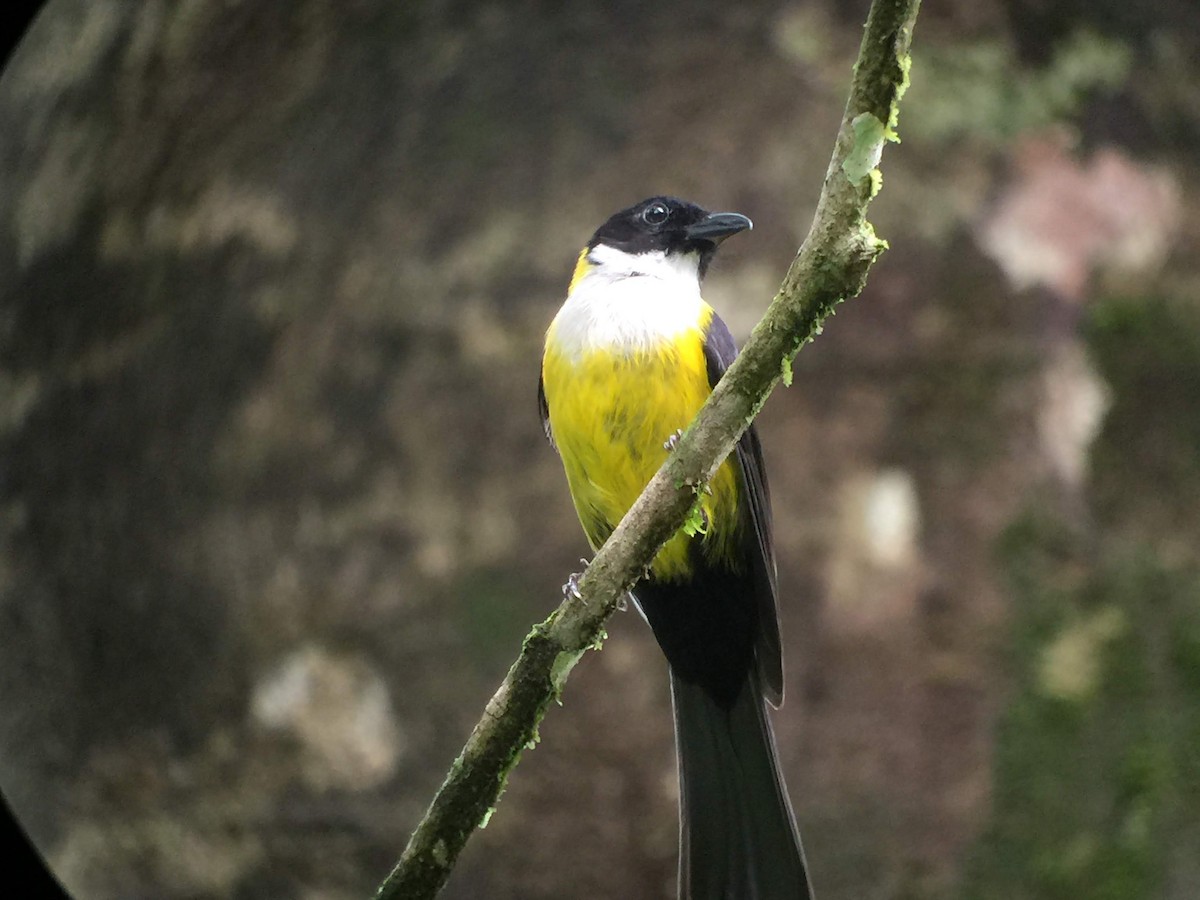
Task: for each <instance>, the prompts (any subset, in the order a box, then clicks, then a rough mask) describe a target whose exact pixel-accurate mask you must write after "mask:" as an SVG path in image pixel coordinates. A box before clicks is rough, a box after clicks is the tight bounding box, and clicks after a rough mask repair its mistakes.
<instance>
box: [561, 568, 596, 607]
mask: <svg viewBox="0 0 1200 900" xmlns="http://www.w3.org/2000/svg"><path fill="white" fill-rule="evenodd" d="M579 561H580V562H581V563H583V569H584V572H586V571H587V567H588V566H589V565H590V563H589V562H588V561H587V560H586V559H580V560H579ZM582 577H583V572H572V573H571V574H570V575H568V576H567V583H566V584H564V585H563V586H562V592H563V599H566V598H567V597H574V598H575V599H576V600H583V594H582V593H580V591H579V579H580V578H582ZM585 602H586V601H585Z"/></svg>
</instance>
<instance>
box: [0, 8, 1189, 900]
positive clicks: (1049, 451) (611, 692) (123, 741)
mask: <svg viewBox="0 0 1200 900" xmlns="http://www.w3.org/2000/svg"><path fill="white" fill-rule="evenodd" d="M969 6H970V9H969V10H968V9H967V8H966V6H964V7H963V9H961V10H959V9H956V10H954V11H951V10H947V9H941V8H938V7H931V8H927V9H926V10H925V11H924V12H923V13H922V16H923V18H922V21H921V23H920V24H919V26H918V34H917V46H918V50H919V53H918V56H917V59H916V62H915V67H914V86H913V88H912V90H911V92H910V93H909V95H908V96H907V97H906V101H905V102H906V108H905V111H904V115H903V117H902V121H901V131H902V135H903V137H904V143H903V144H902V145H900V146H897V147H891V148H889V150H888V152H887V154H886V155H885V159H884V171H885V175H886V184H885V189H884V191H883V193H882V194H881V196H880V198H879V200H878V201H877V202H876V204H875V207H874V208H873V221H874V222H875V224H876V227H877V230H878V231H879V233H880V234H881V235H883V236H885V237H887V238H888V239H889V240H890V242H891V247H892V249H891V251H890V252H889V253H888V254H886V256H885V257H884V259H883V261H882V262H881V264H880V265H879V266H878V267H877V268H876V270H875V271H874V272H873V273H872V278H871V284H870V286H869V288H868V290H867V292H866V293H865V294H864V296H863V297H861V298H859V299H857V300H855V301H853V302H851V303H849V304H847V305H846V306H845V307H842V308H841V310H840V311H839V314H838V315H837V316H836V318H834V319H832V320H831V321H830V322H829V323H827V327H826V328H825V334H824V335H823V336H822V337H821V338H820V339H819V340H818V341H817V342H816V343H815V344H813V345H811V346H809V347H807V348H806V349H805V350H804V352H803V353H802V354H801V355H800V356H799V357H798V359H797V361H796V365H795V382H794V386H793V387H792V388H790V389H788V390H784V391H781V392H780V393H779V394H777V395H776V396H775V397H774V398H773V399H772V400H771V402H770V404H769V405H768V407H767V408H766V410H765V411H764V413H763V415H762V417H761V418H760V420H759V421H760V427H761V429H762V433H763V440H764V444H765V452H766V456H767V462H768V467H769V470H770V474H771V478H772V493H773V498H774V503H775V512H776V531H777V540H778V543H779V547H778V556H779V559H780V567H781V572H780V583H781V585H782V586H783V588H782V590H783V598H784V599H783V620H784V621H783V625H784V634H785V641H786V651H785V652H786V656H787V660H788V669H787V679H788V684H787V697H788V699H787V704H786V706H785V707H784V708H783V709H782V710H781V711H780V712H779V713H778V714H777V715H776V717H775V721H776V730H777V735H778V739H779V744H780V753H781V756H782V758H783V763H784V765H785V768H786V770H787V774H788V781H789V784H790V786H791V790H792V793H793V796H794V797H795V799H796V806H797V812H798V814H799V818H800V823H801V829H802V831H803V833H804V835H805V839H806V846H807V848H808V852H809V855H810V857H811V860H812V869H813V877H814V880H815V883H816V885H817V888H818V891H819V894H820V896H821V897H822V898H823V900H840V898H846V900H849V898H864V897H883V896H888V897H891V896H904V897H912V898H947V897H952V896H962V897H979V898H992V897H997V898H999V897H1010V896H1029V897H1061V896H1072V897H1088V896H1131V897H1132V896H1136V897H1164V898H1166V897H1189V896H1194V895H1197V894H1200V871H1198V870H1197V867H1196V862H1195V861H1196V860H1197V859H1200V846H1198V844H1200V840H1198V839H1197V835H1198V834H1200V776H1198V774H1197V772H1196V768H1195V766H1196V762H1195V754H1194V750H1189V748H1194V747H1195V746H1196V745H1197V744H1198V743H1200V717H1198V714H1197V713H1196V710H1197V709H1200V576H1198V575H1197V571H1198V568H1200V552H1198V551H1197V548H1198V547H1200V503H1197V502H1196V498H1197V497H1200V426H1198V424H1197V423H1200V414H1198V413H1197V408H1198V407H1197V403H1196V398H1197V397H1200V342H1198V341H1197V339H1196V337H1195V335H1196V334H1200V303H1198V302H1197V299H1196V292H1195V290H1194V285H1195V284H1196V283H1197V277H1198V275H1200V268H1198V267H1200V260H1198V258H1197V256H1196V254H1195V253H1192V252H1189V251H1190V249H1191V248H1194V247H1195V245H1196V241H1197V235H1196V233H1195V226H1194V224H1192V223H1194V222H1196V221H1200V217H1197V215H1196V210H1197V206H1198V203H1197V195H1196V193H1195V187H1194V185H1196V184H1200V180H1198V179H1197V177H1196V175H1197V174H1198V173H1197V158H1196V155H1195V151H1194V147H1195V146H1196V143H1197V141H1196V139H1197V137H1200V112H1198V111H1197V109H1196V107H1195V103H1194V97H1193V95H1192V94H1190V93H1188V92H1187V91H1186V90H1185V89H1184V88H1183V87H1181V86H1182V85H1186V84H1194V83H1195V82H1196V79H1197V78H1198V77H1200V71H1196V69H1197V63H1196V60H1198V59H1200V47H1198V46H1197V42H1198V41H1200V37H1198V36H1200V12H1197V10H1196V9H1195V7H1194V4H1192V3H1190V0H1175V2H1167V3H1160V4H1156V5H1155V11H1154V13H1153V14H1152V13H1151V12H1150V11H1149V6H1148V5H1146V7H1145V8H1144V9H1143V6H1142V5H1140V4H1136V3H1135V4H1128V3H1121V4H1116V3H1107V2H1102V3H1098V4H1096V3H1091V4H1061V5H1059V6H1061V11H1059V12H1057V13H1051V12H1049V11H1048V10H1049V9H1050V7H1047V6H1046V5H1045V4H1026V3H1019V2H1009V3H991V2H983V3H979V4H970V5H969ZM1052 6H1053V5H1052ZM542 7H544V8H542ZM1035 7H1036V9H1035ZM864 9H865V3H864V4H862V8H859V6H857V5H853V6H852V5H849V4H844V3H842V4H835V3H825V4H805V5H803V6H797V5H794V4H789V3H781V2H750V3H742V4H728V3H717V2H710V0H702V2H698V3H691V4H687V5H686V6H685V5H671V4H661V3H660V4H639V3H632V2H621V3H618V4H616V5H614V4H607V5H604V4H601V5H593V6H591V7H588V8H586V9H580V8H571V7H568V6H567V5H563V4H543V5H537V4H533V5H526V6H524V7H521V8H519V9H513V8H507V7H506V6H505V5H503V4H480V3H471V2H466V0H449V2H442V3H425V4H399V3H382V2H378V3H377V2H357V3H351V4H344V3H341V4H339V3H333V2H331V0H297V2H290V3H284V2H272V0H261V2H255V3H221V2H216V0H188V2H184V3H168V2H165V0H147V2H144V3H139V4H126V3H119V2H115V0H89V2H78V0H52V2H51V3H50V4H48V5H47V7H46V8H45V10H44V12H43V13H42V15H41V16H40V17H39V18H38V19H37V21H36V22H35V24H34V25H33V27H32V28H31V30H30V31H29V33H28V35H27V36H26V38H25V40H24V41H23V43H22V44H21V45H20V47H19V48H18V50H17V52H16V53H15V55H14V56H13V57H12V58H11V59H10V60H9V61H8V63H7V65H6V68H5V70H4V73H3V76H2V77H0V537H2V539H0V788H2V789H3V792H4V795H5V798H6V799H7V800H8V801H9V802H10V804H11V805H12V806H13V808H14V809H15V811H16V812H17V814H18V815H19V817H20V819H21V821H22V823H23V824H24V826H25V827H26V828H27V829H28V831H29V833H30V835H31V836H32V838H33V839H34V841H35V842H36V843H37V844H38V846H39V847H40V849H41V850H42V851H43V852H44V853H45V854H46V855H47V858H48V860H49V861H50V864H51V866H52V867H53V869H54V871H55V872H56V874H57V875H58V876H59V877H60V878H61V879H62V880H63V882H64V883H65V884H66V885H67V886H68V887H69V888H70V889H71V890H72V891H73V892H75V893H76V895H77V896H80V897H97V898H105V897H113V898H117V897H122V898H123V897H133V896H153V897H163V898H174V897H179V898H183V897H188V898H207V897H213V898H217V897H238V898H246V900H249V898H258V897H263V898H266V897H270V898H289V897H296V898H300V897H303V898H317V897H320V898H339V900H340V898H348V897H361V896H366V895H368V893H369V892H370V891H371V890H372V889H373V887H374V886H375V885H376V884H377V883H378V881H379V880H380V879H381V878H382V877H383V875H384V874H386V872H387V870H388V869H389V867H390V865H391V864H392V862H393V861H394V859H395V857H396V856H397V855H398V853H399V850H400V849H401V848H402V846H403V843H404V841H405V839H406V837H407V834H408V831H409V830H410V829H411V827H412V826H413V824H414V823H415V822H416V820H417V818H418V817H419V816H420V814H421V813H422V811H423V810H424V808H425V806H426V805H427V803H428V801H429V799H430V797H431V796H432V794H433V792H434V790H435V789H436V787H437V785H438V784H439V783H440V780H441V777H442V775H443V774H444V772H445V770H446V768H447V767H448V766H449V763H450V761H451V760H452V759H453V757H454V754H455V753H456V752H457V750H458V748H459V747H460V746H461V743H462V741H463V740H464V739H465V737H466V734H467V733H468V730H469V729H470V727H471V725H472V724H473V723H474V721H475V720H476V718H477V717H478V715H479V714H480V712H481V710H482V708H483V704H484V702H485V701H486V699H487V697H488V696H489V695H490V693H491V690H492V689H493V687H494V686H495V684H496V683H497V682H498V680H499V679H500V677H501V676H502V675H503V673H504V671H505V670H506V669H507V666H508V663H509V662H510V661H511V659H512V657H513V656H514V655H515V653H516V651H517V648H518V647H519V644H520V640H521V637H522V636H523V635H524V633H525V632H526V630H527V629H528V627H529V625H530V623H532V622H534V621H537V620H538V619H540V618H542V617H543V616H544V615H545V614H546V613H547V612H548V611H549V610H550V609H551V608H552V606H553V604H554V602H555V600H556V598H557V597H558V596H559V594H558V586H559V585H560V584H561V583H562V581H563V580H564V578H565V575H566V573H568V572H569V571H571V570H572V568H573V567H575V568H577V567H578V563H577V559H578V557H579V556H580V554H581V553H582V552H584V549H585V545H584V542H583V539H582V536H581V534H580V532H579V530H578V527H577V525H576V523H575V521H574V514H573V511H572V510H571V506H570V502H569V500H568V498H567V493H566V489H565V485H564V483H563V479H562V475H561V470H560V467H559V464H558V461H557V460H556V459H555V457H554V455H553V452H552V451H551V450H550V449H549V447H547V446H546V445H545V442H544V440H543V438H542V435H541V431H540V428H539V425H538V422H537V416H536V412H535V407H534V396H533V395H534V387H535V384H536V379H537V360H538V356H539V351H540V339H541V332H542V329H544V327H545V325H546V324H547V322H548V321H549V319H550V317H551V316H552V314H553V311H554V309H555V308H556V307H557V304H558V303H559V302H560V300H561V296H562V292H563V290H564V288H565V284H566V281H567V279H568V277H569V273H570V268H571V265H572V263H573V260H574V256H575V254H576V253H577V252H578V247H579V245H580V244H581V243H582V242H583V241H584V240H586V238H587V237H588V235H589V234H590V233H591V231H592V229H593V228H594V227H595V225H596V223H598V222H599V221H601V220H602V219H603V217H604V216H606V215H607V214H608V213H610V212H611V211H612V210H613V209H616V208H618V207H620V206H623V205H625V204H627V203H629V202H633V201H635V200H637V199H640V198H641V197H643V196H646V195H649V194H651V193H655V192H670V193H674V194H678V195H681V196H686V197H689V198H693V199H695V200H697V201H700V202H703V203H706V204H708V205H712V206H720V207H722V208H729V209H737V210H741V211H743V212H746V213H747V214H749V215H751V216H752V217H753V218H754V220H755V225H756V228H755V231H754V233H753V235H752V236H749V237H748V238H747V239H745V240H740V239H739V241H737V242H731V243H730V244H729V245H728V246H727V247H726V248H725V249H723V251H722V257H721V259H720V260H719V262H718V266H717V268H716V270H715V271H714V272H713V273H712V274H711V275H710V277H709V280H708V281H707V282H706V293H707V296H708V299H709V300H710V301H711V302H712V303H713V304H714V305H715V306H716V307H717V308H718V309H720V310H721V312H722V314H723V315H724V317H725V318H726V320H727V321H729V322H730V323H731V324H732V325H733V327H734V330H735V332H739V333H740V334H744V333H745V332H746V331H748V329H749V327H750V326H751V325H752V324H753V322H754V321H756V319H757V316H758V314H759V312H760V311H761V310H762V309H763V308H764V307H765V305H766V303H767V302H768V301H769V299H770V296H771V294H772V292H773V291H774V289H775V286H776V283H777V281H778V278H779V276H780V275H781V274H782V272H783V269H784V267H785V265H786V263H787V262H788V261H789V260H790V258H791V254H792V253H793V252H794V250H795V248H796V246H797V245H798V244H799V241H800V240H801V238H802V237H803V233H804V231H805V229H806V227H807V222H808V219H809V216H810V212H811V206H812V204H813V202H814V201H815V198H816V194H817V190H818V187H819V179H820V177H821V175H822V173H823V172H824V170H825V165H826V163H827V160H828V153H829V147H830V145H831V141H832V137H833V135H832V129H833V127H834V125H835V123H836V122H837V120H838V117H839V115H840V110H841V106H842V103H843V101H844V95H845V90H846V86H847V79H848V75H849V69H848V66H849V62H850V60H851V59H852V58H853V53H854V51H855V48H856V46H857V42H858V40H859V36H860V31H859V27H860V24H861V18H862V13H863V10H864ZM1055 9H1056V10H1058V9H1059V7H1058V6H1056V7H1055ZM684 26H686V27H684ZM1152 26H1153V27H1152ZM1151 32H1152V33H1153V34H1155V35H1157V37H1156V38H1155V39H1154V40H1146V41H1143V40H1142V39H1141V38H1132V37H1126V35H1133V34H1148V33H1151ZM610 634H611V637H610V640H609V641H608V642H607V643H606V645H605V648H604V651H603V652H602V653H600V654H597V655H594V656H593V657H591V658H589V659H588V660H587V661H586V663H585V664H584V665H581V666H579V667H578V668H577V669H576V670H575V673H574V675H573V677H572V679H571V682H570V687H569V688H568V690H567V692H566V697H565V707H564V708H563V709H561V710H555V711H554V712H553V713H552V714H551V715H550V716H549V717H548V719H547V721H546V722H545V723H544V725H543V726H542V729H541V734H542V741H541V743H540V744H539V745H538V747H537V749H536V751H535V752H532V753H528V754H527V755H526V758H525V759H524V761H523V762H522V764H521V766H520V767H519V769H518V771H517V773H516V775H515V776H514V778H513V779H512V782H511V785H510V787H509V790H508V792H507V793H506V795H505V797H504V800H503V802H502V803H501V805H500V807H499V809H498V811H497V813H496V815H495V816H494V817H493V818H492V820H491V822H490V824H489V826H488V828H487V829H486V830H484V831H482V832H480V833H479V834H478V835H477V836H476V837H475V838H474V839H473V840H472V842H471V844H470V846H469V847H468V850H467V852H466V853H465V855H464V857H463V860H462V863H461V865H460V867H459V869H458V870H457V871H456V873H455V875H454V878H453V879H452V881H451V883H450V885H449V886H448V888H447V890H446V896H447V897H451V898H464V900H465V898H477V897H488V898H505V897H513V898H516V897H520V898H559V897H579V898H590V897H622V898H630V900H640V898H646V900H651V898H665V897H671V896H673V890H674V888H673V880H674V872H675V852H676V848H675V841H676V832H675V829H676V824H675V802H676V798H675V790H676V788H675V782H674V777H675V776H674V769H673V765H674V764H673V755H672V750H673V748H672V741H671V733H670V728H671V726H670V715H669V710H668V704H669V698H668V694H667V687H666V675H665V671H664V670H663V666H662V663H661V661H660V657H659V655H658V653H657V651H656V649H655V648H654V646H653V642H652V639H651V638H650V636H649V633H648V630H647V629H645V628H644V627H643V625H642V623H641V622H640V621H638V620H637V619H636V617H634V616H618V618H617V620H616V621H614V622H613V623H612V627H611V628H610ZM1168 726H1169V727H1168ZM1097 811H1099V812H1097Z"/></svg>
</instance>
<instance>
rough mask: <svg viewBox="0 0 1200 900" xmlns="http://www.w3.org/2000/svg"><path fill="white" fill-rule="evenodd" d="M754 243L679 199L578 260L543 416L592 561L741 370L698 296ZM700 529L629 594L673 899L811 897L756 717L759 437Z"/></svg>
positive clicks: (766, 616)
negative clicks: (676, 854) (657, 652)
mask: <svg viewBox="0 0 1200 900" xmlns="http://www.w3.org/2000/svg"><path fill="white" fill-rule="evenodd" d="M750 227H751V223H750V220H749V219H748V218H746V217H745V216H743V215H739V214H737V213H709V212H707V211H706V210H703V209H701V208H700V207H699V206H696V205H695V204H692V203H687V202H684V201H682V200H678V199H676V198H674V197H652V198H650V199H649V200H644V201H643V202H641V203H638V204H637V205H636V206H631V207H630V208H628V209H625V210H622V211H621V212H618V213H617V214H615V215H614V216H612V218H610V219H609V220H608V221H607V222H605V223H604V224H603V225H601V226H600V228H599V229H597V230H596V233H595V234H594V235H593V236H592V239H591V240H590V241H588V244H587V246H586V247H584V248H583V251H582V252H581V253H580V254H579V258H578V261H577V262H576V265H575V272H574V275H573V277H572V278H571V284H570V287H569V289H568V292H567V299H566V301H565V302H564V303H563V305H562V308H561V309H560V310H559V311H558V314H557V315H556V316H555V318H554V321H553V322H552V323H551V325H550V328H549V330H548V331H547V333H546V347H545V354H544V356H543V359H542V377H541V381H540V383H539V385H538V405H539V407H540V410H541V416H542V423H543V425H544V427H545V429H546V434H547V436H548V437H549V438H550V441H551V443H552V444H553V445H554V446H555V447H556V448H557V449H558V452H559V455H560V456H561V457H562V462H563V467H564V468H565V470H566V475H567V484H568V486H569V489H570V492H571V499H572V500H573V501H574V503H575V510H576V512H577V513H578V514H579V520H580V522H581V523H582V525H583V530H584V532H585V533H586V535H587V539H588V542H589V543H590V544H591V546H592V549H597V548H599V547H600V545H601V544H603V543H604V541H605V540H606V539H607V538H608V536H609V535H610V534H611V533H612V531H613V529H614V528H615V527H616V525H617V523H618V522H619V521H620V520H621V518H622V516H624V514H625V513H626V512H627V511H628V510H629V507H630V506H632V505H633V502H634V501H635V500H636V499H637V497H638V495H639V494H641V492H642V489H643V488H644V487H645V486H646V484H647V482H649V481H650V478H651V477H652V476H653V475H654V473H655V472H656V471H658V469H659V467H660V466H661V465H662V464H663V462H664V461H665V460H666V458H667V454H668V452H669V450H670V447H671V446H673V443H674V440H673V436H674V435H676V434H677V433H678V432H679V430H680V429H682V428H685V427H687V425H688V424H689V423H690V422H691V420H692V418H693V417H694V416H695V414H696V412H697V411H698V410H699V409H700V406H701V404H702V403H703V402H704V400H705V399H706V398H707V396H708V395H709V393H711V391H712V389H713V386H714V385H715V384H716V383H717V380H718V379H719V378H720V377H721V374H722V373H723V372H724V371H725V369H726V368H727V367H728V366H729V364H730V363H731V362H732V361H733V358H734V357H735V356H736V355H737V347H736V345H735V344H734V341H733V337H732V336H731V335H730V333H729V329H728V328H726V326H725V323H724V322H722V321H721V319H720V318H719V317H718V316H717V314H716V313H715V312H714V311H713V309H712V307H710V306H709V305H708V304H707V303H705V302H704V300H703V299H702V298H701V296H700V282H701V280H702V279H703V278H704V274H705V272H706V271H707V269H708V266H709V263H710V262H711V261H712V258H713V254H714V253H715V252H716V250H717V246H718V245H719V244H720V243H721V241H723V240H724V239H725V238H727V237H729V236H730V235H733V234H737V233H738V232H739V231H745V230H747V229H749V228H750ZM700 498H701V500H700V502H701V510H700V511H701V516H700V521H699V524H698V525H697V524H696V522H695V520H693V522H692V526H691V527H689V528H687V529H681V530H680V531H679V532H678V533H677V534H675V535H674V536H673V537H672V538H671V539H670V540H669V541H668V542H667V543H666V544H665V545H664V546H663V548H662V549H661V550H660V551H659V553H658V555H657V556H656V557H655V558H654V561H653V562H652V563H651V565H650V568H649V571H648V572H647V574H646V576H645V577H644V578H643V579H642V580H641V581H639V582H638V583H637V584H636V585H635V586H634V588H633V592H632V593H633V596H634V599H635V601H636V603H637V606H638V608H639V609H640V610H641V612H642V614H643V616H644V617H645V618H646V620H647V621H648V622H649V623H650V627H651V628H652V629H653V631H654V636H655V638H656V639H657V640H658V643H659V646H660V647H661V648H662V650H663V653H664V654H665V655H666V658H667V662H668V663H669V666H670V673H671V697H672V701H673V706H674V710H675V743H676V752H677V756H678V766H679V783H680V860H679V896H680V897H682V898H687V900H796V898H809V897H811V889H810V887H809V884H808V876H807V872H806V867H805V861H804V852H803V850H802V849H801V846H800V837H799V833H798V832H797V830H796V822H795V816H794V815H793V813H792V809H791V805H790V803H789V801H788V796H787V790H786V788H785V787H784V783H783V778H782V776H781V774H780V771H779V765H778V760H777V759H776V753H775V742H774V737H773V734H772V732H771V725H770V722H769V721H768V719H767V711H766V706H765V702H766V701H769V702H770V703H771V704H772V705H774V706H778V705H779V704H780V703H781V702H782V699H783V663H782V658H781V652H780V640H779V621H778V616H777V612H776V601H775V593H776V586H775V558H774V552H773V549H772V543H771V509H770V500H769V497H768V495H767V481H766V473H765V471H764V469H763V457H762V450H761V447H760V445H759V440H758V436H757V434H756V433H755V430H754V428H753V427H751V428H750V429H749V430H747V431H746V433H745V434H744V435H743V436H742V438H741V440H740V441H739V443H738V445H737V448H736V451H735V452H734V453H733V454H731V455H730V457H729V459H727V460H726V461H725V462H724V463H723V464H722V465H721V467H720V468H719V469H718V470H717V473H716V475H715V476H714V477H713V479H712V480H711V482H710V483H709V485H708V490H707V491H705V492H704V493H702V494H701V495H700Z"/></svg>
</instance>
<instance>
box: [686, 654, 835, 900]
mask: <svg viewBox="0 0 1200 900" xmlns="http://www.w3.org/2000/svg"><path fill="white" fill-rule="evenodd" d="M757 681H758V677H757V675H756V674H754V672H753V670H751V673H750V674H749V675H748V676H747V678H746V681H745V683H744V684H743V685H742V689H741V691H740V692H739V693H738V695H737V697H736V699H735V700H734V702H733V703H732V705H726V704H724V703H718V702H717V701H716V700H714V699H713V697H712V696H711V695H710V693H709V692H707V691H705V690H704V689H703V688H701V687H700V686H698V685H696V684H692V683H689V682H688V681H685V680H684V679H682V678H680V677H678V676H677V675H676V674H675V673H674V672H672V674H671V697H672V701H673V704H674V708H675V743H676V749H677V753H678V760H679V785H680V801H679V821H680V854H679V896H680V898H682V900H811V898H812V889H811V887H810V886H809V883H808V872H807V867H806V865H805V861H804V851H803V849H802V848H801V845H800V835H799V832H798V830H797V828H796V821H795V816H794V815H793V813H792V808H791V804H790V803H789V802H788V796H787V790H786V788H785V787H784V784H783V777H782V775H781V774H780V772H779V765H778V762H777V760H776V755H775V740H774V737H773V735H772V732H771V725H770V722H769V721H768V720H767V711H766V708H765V703H764V700H763V697H762V691H761V690H760V689H759V686H758V685H757V683H756V682H757Z"/></svg>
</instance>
